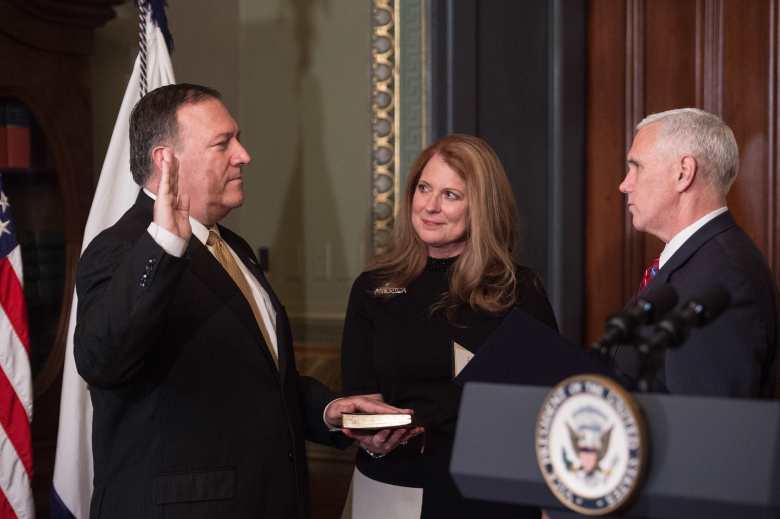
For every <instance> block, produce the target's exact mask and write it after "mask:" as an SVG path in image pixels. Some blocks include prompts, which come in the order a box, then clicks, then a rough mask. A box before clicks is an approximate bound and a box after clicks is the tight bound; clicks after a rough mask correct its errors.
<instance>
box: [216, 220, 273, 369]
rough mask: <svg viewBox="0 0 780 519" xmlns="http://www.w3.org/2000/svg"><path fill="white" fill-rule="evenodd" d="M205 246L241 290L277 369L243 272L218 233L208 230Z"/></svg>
mask: <svg viewBox="0 0 780 519" xmlns="http://www.w3.org/2000/svg"><path fill="white" fill-rule="evenodd" d="M206 246H208V248H209V250H210V251H211V253H212V254H213V255H214V257H215V258H216V259H217V261H218V262H219V264H220V265H222V268H224V269H225V272H227V273H228V275H229V276H230V278H231V279H232V280H233V282H234V283H235V284H236V286H238V289H239V290H241V293H242V294H244V298H245V299H246V301H247V303H249V307H250V308H251V309H252V313H253V314H254V316H255V321H257V327H258V328H260V333H262V334H263V339H265V344H266V346H267V347H268V352H269V353H270V354H271V358H272V359H273V360H274V364H275V365H276V367H277V368H278V367H279V359H278V358H277V355H276V353H274V348H273V346H272V343H271V336H270V335H269V330H268V328H267V327H266V325H265V321H264V320H263V316H262V314H261V313H260V309H259V308H258V306H257V301H255V298H254V297H253V296H252V289H251V288H249V282H248V281H247V280H246V277H244V274H243V272H241V267H239V266H238V263H237V262H236V260H235V258H234V257H233V255H232V254H231V253H230V250H229V249H228V247H227V245H225V242H224V241H223V240H222V237H221V236H220V235H219V233H217V232H216V231H214V230H212V229H209V237H208V239H207V240H206Z"/></svg>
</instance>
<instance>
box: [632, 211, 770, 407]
mask: <svg viewBox="0 0 780 519" xmlns="http://www.w3.org/2000/svg"><path fill="white" fill-rule="evenodd" d="M659 283H668V284H670V285H671V286H672V287H674V289H675V290H676V291H677V294H678V295H679V301H680V304H684V303H686V302H687V301H689V300H691V299H692V298H696V297H698V296H701V295H702V294H704V293H706V292H707V290H708V289H712V288H714V287H715V286H716V285H721V286H722V287H723V288H725V289H726V291H727V292H728V293H729V295H730V297H731V303H730V305H729V306H728V308H727V309H726V310H725V311H724V312H723V313H722V314H721V315H720V316H719V317H717V318H716V319H715V320H714V321H712V322H711V323H709V324H706V325H705V326H703V327H701V328H698V329H693V330H691V332H690V335H689V337H688V339H687V340H686V341H685V342H684V343H683V345H682V346H681V347H680V348H678V349H674V350H668V351H666V352H665V353H662V354H661V355H659V357H658V358H657V360H656V363H657V364H658V366H659V368H660V369H659V370H658V371H657V378H656V379H655V380H654V383H653V389H654V390H657V391H668V392H671V393H683V394H696V395H718V396H730V397H760V396H771V395H772V393H773V391H774V371H775V370H774V364H775V357H776V350H777V345H778V341H777V311H778V307H777V298H776V293H777V291H776V285H775V280H774V277H773V276H772V273H771V272H770V270H769V267H768V265H767V263H766V260H765V259H764V256H763V255H762V254H761V252H760V251H759V250H758V248H756V246H755V244H754V243H753V242H752V241H751V239H750V238H749V237H748V236H747V234H745V232H744V231H743V230H742V229H741V228H740V227H739V226H738V225H737V224H736V222H735V221H734V218H733V217H732V216H731V214H730V213H729V212H728V211H727V212H725V213H723V214H721V215H719V216H717V217H716V218H714V219H713V220H711V221H710V222H708V223H707V224H705V225H704V226H703V227H702V228H701V229H699V230H698V231H697V232H696V233H694V234H693V236H691V237H690V238H689V239H688V240H687V241H686V242H685V243H684V244H683V245H682V247H680V249H679V250H678V251H677V252H675V253H674V255H673V256H672V257H671V258H670V259H669V261H668V262H666V263H665V264H664V266H663V268H661V270H660V271H659V272H658V274H657V275H656V277H655V278H654V279H653V280H652V281H651V282H650V283H649V284H648V285H647V287H646V288H645V290H649V289H651V288H652V287H654V286H657V285H658V284H659ZM633 353H634V352H632V351H626V349H625V348H623V349H622V350H621V352H620V354H619V355H618V357H617V361H618V367H619V368H621V370H623V371H625V372H627V373H630V374H633V373H636V365H635V363H636V358H635V357H634V356H633Z"/></svg>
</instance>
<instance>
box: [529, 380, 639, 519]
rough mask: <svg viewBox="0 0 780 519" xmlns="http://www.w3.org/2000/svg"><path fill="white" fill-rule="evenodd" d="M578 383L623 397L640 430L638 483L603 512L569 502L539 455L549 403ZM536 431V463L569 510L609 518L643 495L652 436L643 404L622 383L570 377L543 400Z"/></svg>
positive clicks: (554, 414) (548, 483)
mask: <svg viewBox="0 0 780 519" xmlns="http://www.w3.org/2000/svg"><path fill="white" fill-rule="evenodd" d="M574 382H595V383H598V384H601V385H602V386H604V387H606V388H607V389H608V390H609V391H610V392H612V393H615V394H616V395H618V397H620V399H622V400H623V402H624V403H625V404H626V408H627V409H628V411H629V413H630V415H631V416H632V418H633V419H634V422H635V423H636V427H637V435H638V436H639V449H638V450H639V455H638V458H639V468H638V470H637V472H638V474H637V477H636V479H634V482H633V483H632V484H631V487H630V489H629V491H628V492H626V495H625V496H624V497H623V498H622V499H621V500H619V501H617V502H616V503H615V504H613V505H610V506H606V507H604V508H599V509H592V508H585V507H583V506H580V505H578V504H576V503H574V502H572V501H569V500H568V499H567V498H566V497H565V496H564V495H563V493H562V492H560V491H559V490H558V489H557V488H556V486H555V485H554V484H553V483H554V482H553V480H552V478H551V477H550V476H548V474H547V472H546V471H545V469H544V466H543V465H542V461H541V457H540V456H539V430H540V423H541V418H542V413H543V412H544V409H545V408H546V407H547V403H548V402H549V401H550V399H551V398H552V396H553V395H554V394H555V393H556V392H557V391H558V390H559V389H561V388H563V387H565V386H568V385H570V384H572V383H574ZM558 408H560V405H559V406H558ZM556 413H557V409H556ZM556 413H553V415H552V416H551V418H550V424H552V421H553V419H554V418H555V416H556ZM534 429H535V430H534V451H535V453H536V463H537V465H538V467H539V472H541V473H542V477H543V478H544V482H545V483H546V484H547V488H549V489H550V492H552V493H553V495H554V496H555V497H556V498H557V499H558V501H559V502H560V503H561V504H562V505H563V506H565V507H566V508H568V509H569V510H572V511H574V512H577V513H580V514H583V515H587V516H601V515H607V514H611V513H614V512H617V511H620V510H625V508H626V507H627V506H628V505H629V504H631V502H632V501H633V500H634V499H635V498H636V497H637V495H638V494H639V489H640V488H641V487H642V485H643V483H644V480H645V476H646V473H647V458H648V451H649V448H650V444H649V441H648V434H647V421H646V420H645V415H644V413H643V411H642V408H641V407H640V406H639V403H638V402H637V401H636V399H635V398H634V396H633V395H632V394H631V393H630V392H628V391H626V390H625V389H623V387H622V386H621V385H620V384H618V383H617V382H615V381H614V380H612V379H611V378H609V377H605V376H604V375H597V374H591V373H585V374H580V375H573V376H571V377H567V378H565V379H563V380H561V381H560V382H558V383H557V384H556V385H555V386H553V387H552V388H550V391H549V392H548V393H547V396H545V398H544V400H543V401H542V405H541V407H540V408H539V412H538V413H537V416H536V427H535V428H534Z"/></svg>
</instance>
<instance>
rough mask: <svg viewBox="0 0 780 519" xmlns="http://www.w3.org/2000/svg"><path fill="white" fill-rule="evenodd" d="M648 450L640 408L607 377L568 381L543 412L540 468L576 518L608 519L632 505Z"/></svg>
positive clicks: (555, 390) (554, 391) (538, 429)
mask: <svg viewBox="0 0 780 519" xmlns="http://www.w3.org/2000/svg"><path fill="white" fill-rule="evenodd" d="M647 449H648V442H647V436H646V427H645V423H644V419H643V417H642V414H641V412H640V410H639V407H638V406H637V404H636V402H635V401H634V399H633V397H632V396H631V395H630V394H629V393H627V392H626V391H624V390H623V389H622V388H621V387H620V386H619V385H618V384H616V383H615V382H613V381H611V380H610V379H608V378H606V377H602V376H599V375H578V376H575V377H570V378H567V379H566V380H564V381H563V382H561V383H559V384H558V385H557V386H555V387H554V388H553V389H552V391H551V392H550V394H549V395H547V398H546V399H545V401H544V403H543V404H542V408H541V410H540V411H539V417H538V418H537V421H536V458H537V460H538V462H539V468H540V469H541V471H542V475H543V476H544V479H545V481H546V482H547V486H549V487H550V490H552V492H553V494H555V496H556V497H557V498H558V499H559V500H560V501H561V503H563V504H564V505H565V506H566V507H568V508H570V509H572V510H574V511H575V512H579V513H581V514H586V515H605V514H608V513H611V512H614V511H616V510H618V509H620V508H621V507H623V506H624V505H625V504H626V503H628V502H629V501H630V500H631V498H633V497H634V495H635V494H636V492H637V490H638V489H639V486H640V483H641V481H642V476H643V475H644V469H645V465H646V463H645V460H646V457H647Z"/></svg>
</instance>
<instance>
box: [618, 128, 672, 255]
mask: <svg viewBox="0 0 780 519" xmlns="http://www.w3.org/2000/svg"><path fill="white" fill-rule="evenodd" d="M658 134H659V127H658V123H653V124H648V125H647V126H643V127H642V128H641V129H640V130H639V131H638V132H637V134H636V136H635V137H634V142H633V143H632V144H631V149H630V150H628V160H627V162H628V171H627V172H626V177H625V178H624V179H623V182H621V183H620V188H619V189H620V192H621V193H623V194H625V195H626V204H627V206H628V211H629V212H630V213H631V218H632V223H633V225H634V228H635V229H636V230H638V231H644V232H648V233H650V234H652V235H654V236H656V237H658V238H660V239H662V240H663V241H669V240H670V239H671V236H668V234H670V231H671V230H672V229H673V228H674V221H673V219H674V208H675V204H676V201H677V193H676V191H675V183H674V181H675V176H676V173H675V171H674V167H673V164H674V156H673V153H671V152H669V151H667V150H666V149H665V147H664V146H658V145H657V144H658V140H659V135H658Z"/></svg>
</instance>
